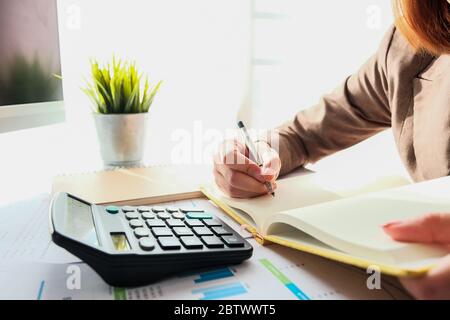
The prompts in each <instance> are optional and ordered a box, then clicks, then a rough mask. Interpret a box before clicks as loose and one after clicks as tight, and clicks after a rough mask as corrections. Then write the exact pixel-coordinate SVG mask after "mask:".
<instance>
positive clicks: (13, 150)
mask: <svg viewBox="0 0 450 320" xmlns="http://www.w3.org/2000/svg"><path fill="white" fill-rule="evenodd" d="M388 140H389V134H388V133H387V134H385V135H384V136H381V137H377V138H375V139H374V140H373V141H370V142H368V143H367V144H366V145H362V146H357V147H355V148H353V149H351V150H347V151H345V152H343V153H341V154H338V155H336V156H333V157H332V158H330V159H327V160H324V161H323V162H322V163H319V164H317V165H315V166H312V168H313V169H316V170H321V172H322V173H327V174H328V175H329V176H330V177H334V178H335V180H336V182H339V181H347V180H348V179H349V173H352V172H353V173H355V172H356V174H351V175H350V176H353V177H360V176H364V173H367V175H368V176H369V178H370V176H371V175H372V176H374V175H375V176H376V175H377V174H379V173H380V172H387V173H389V174H393V173H395V174H400V175H404V170H402V168H400V169H399V167H398V161H397V162H396V161H395V158H396V157H397V155H396V153H395V148H393V145H392V142H390V143H389V144H388V145H387V147H386V143H385V142H386V141H388ZM151 146H152V143H151V142H150V143H149V145H148V150H147V155H146V159H145V162H146V163H147V164H158V163H164V162H166V161H165V159H164V158H165V157H166V159H167V154H168V153H167V152H168V151H167V150H166V151H161V150H158V152H155V150H152V149H151V148H150V147H151ZM374 146H375V147H374ZM0 150H2V157H1V160H0V161H1V164H0V177H1V179H0V204H5V203H11V202H14V201H17V200H19V199H25V198H29V197H32V196H35V195H36V194H42V193H46V192H47V193H48V192H50V189H51V178H52V177H53V176H54V175H56V174H61V173H68V172H72V173H73V172H84V171H92V170H99V169H101V168H102V162H101V160H100V156H99V152H98V150H97V138H96V136H95V131H94V130H93V127H92V126H91V125H83V126H81V124H80V123H79V122H78V123H75V124H59V125H54V126H49V127H43V128H36V129H31V130H24V131H20V132H13V133H8V134H2V135H0ZM367 150H369V151H370V150H371V151H372V153H370V152H367ZM380 152H382V153H383V154H380ZM352 158H356V162H355V161H351V159H352ZM349 159H350V160H349ZM380 159H381V161H380ZM383 159H384V160H383ZM391 159H394V161H391ZM355 163H356V164H359V165H355ZM367 164H369V166H371V170H370V172H367V169H366V168H367ZM380 164H381V165H380ZM336 168H339V170H336ZM0 214H1V212H0ZM236 227H237V226H236ZM253 244H254V246H255V258H253V259H252V260H251V262H248V263H246V264H244V265H242V266H239V267H236V268H235V269H233V270H234V271H233V272H234V273H233V274H234V277H236V280H237V281H238V282H239V283H243V284H244V285H245V288H247V289H246V290H247V291H248V293H249V294H250V293H252V292H253V293H257V292H259V293H261V292H263V295H262V296H261V295H254V294H252V295H249V296H247V298H265V299H274V298H277V297H279V298H295V296H289V294H292V293H290V292H289V291H288V290H286V289H285V288H283V286H281V287H277V288H278V289H277V290H281V291H264V290H263V289H264V288H260V286H261V284H262V283H263V282H261V280H260V278H258V277H256V278H255V274H256V273H255V272H256V271H258V270H259V271H258V272H264V270H261V264H260V263H259V262H258V261H259V260H258V259H274V260H276V261H278V262H277V266H278V267H279V268H282V269H283V272H285V273H286V274H288V275H289V277H290V278H292V281H295V282H296V283H302V282H305V281H306V283H305V284H304V286H306V287H307V288H308V286H314V287H315V288H319V287H320V288H328V289H327V290H325V291H323V292H322V291H320V290H319V291H320V292H319V291H317V292H316V293H315V296H314V297H312V298H317V299H321V298H336V297H341V298H342V297H347V298H358V295H359V297H360V298H362V297H366V298H367V297H373V298H389V296H390V295H392V294H393V292H395V294H394V295H395V296H397V297H405V296H404V295H403V294H402V293H401V292H400V291H399V290H398V289H396V287H395V286H390V289H389V290H388V291H389V292H388V291H379V292H366V293H363V294H362V295H361V292H360V291H355V292H353V294H352V292H351V291H349V290H348V289H345V290H343V289H342V287H341V284H342V282H341V280H342V279H346V280H345V281H347V282H352V281H354V282H355V283H357V284H358V286H359V290H360V289H361V286H362V285H363V284H364V281H365V279H366V278H365V277H366V275H365V273H364V272H363V271H361V270H357V269H354V268H351V267H347V266H343V265H340V264H336V263H334V262H329V261H326V260H324V259H321V258H318V257H313V256H310V255H307V254H304V253H301V252H297V251H293V250H290V249H287V248H279V247H277V248H275V247H269V248H262V247H260V246H259V245H258V244H257V243H256V242H253ZM0 265H1V266H2V267H1V268H0V282H1V283H3V284H5V285H6V286H7V287H8V286H11V287H10V290H11V291H7V290H6V291H5V290H4V291H3V292H10V293H12V292H13V291H12V289H13V287H12V286H13V284H11V283H10V279H17V277H14V274H15V273H17V272H20V270H22V269H21V268H26V269H27V270H30V266H29V265H27V264H26V263H21V265H19V266H18V265H16V264H14V263H13V266H11V264H10V263H5V262H4V261H3V262H2V263H0ZM305 266H306V267H305ZM82 268H83V270H84V269H86V270H87V271H85V272H86V275H87V277H86V279H90V280H89V281H90V283H93V285H87V288H88V291H77V292H71V293H67V292H66V291H67V290H66V291H64V290H65V289H64V288H59V289H58V288H57V287H58V286H61V283H63V282H57V283H56V282H55V281H56V280H55V279H58V277H61V276H65V271H66V269H67V265H47V264H40V265H34V266H33V270H34V271H33V272H28V273H27V276H26V277H22V279H23V280H22V282H23V283H20V284H19V287H20V286H23V287H20V288H23V289H24V290H21V291H20V292H22V293H23V294H32V296H26V297H24V298H31V299H33V298H34V294H36V292H35V291H33V290H36V288H35V287H36V286H37V287H39V286H40V285H41V282H42V281H44V282H45V281H47V282H46V283H47V285H49V286H50V287H52V286H53V287H54V290H53V291H52V290H50V291H46V294H47V295H44V296H42V297H44V298H64V297H67V296H70V297H72V298H85V299H86V298H104V299H109V298H114V295H111V293H110V292H114V291H110V290H109V288H108V287H107V286H106V285H105V284H104V283H103V282H102V281H101V280H100V279H99V278H98V276H97V275H95V274H94V273H92V272H91V271H90V269H89V268H87V267H86V266H82ZM338 269H339V274H340V275H341V278H342V279H341V280H339V276H336V270H338ZM255 270H256V271H255ZM266 271H267V270H266ZM361 272H362V274H361ZM259 274H261V273H259ZM54 275H56V276H54ZM330 275H333V277H330ZM267 276H269V274H267ZM55 277H56V278H55ZM42 279H47V280H42ZM8 281H9V282H8ZM36 281H40V282H38V283H36ZM180 281H181V280H179V279H171V280H167V281H164V282H161V283H159V284H156V285H154V286H150V287H145V288H140V289H135V290H127V291H122V294H126V296H127V297H128V298H138V297H148V295H149V293H151V292H160V291H161V290H162V291H161V292H165V295H164V296H161V295H159V296H155V298H160V299H164V298H199V297H198V295H193V291H192V290H193V289H192V288H193V287H192V279H190V280H189V279H188V280H183V281H184V282H182V283H184V285H183V286H181V287H180ZM271 281H272V282H273V285H275V284H278V285H280V283H279V281H278V280H277V279H276V278H274V277H272V278H271ZM389 281H390V280H389ZM219 282H220V281H219ZM219 282H217V283H219ZM210 284H212V283H210ZM14 285H16V284H14ZM205 285H209V284H205ZM173 288H181V291H180V289H177V290H175V289H173ZM258 288H259V289H258ZM25 289H27V290H25ZM28 289H29V290H28ZM158 290H159V291H158ZM308 290H309V289H308ZM199 292H200V291H199ZM273 292H277V296H274V295H273ZM16 293H17V292H16ZM264 294H265V295H264ZM0 298H1V297H0ZM3 298H5V297H3ZM231 298H232V297H231Z"/></svg>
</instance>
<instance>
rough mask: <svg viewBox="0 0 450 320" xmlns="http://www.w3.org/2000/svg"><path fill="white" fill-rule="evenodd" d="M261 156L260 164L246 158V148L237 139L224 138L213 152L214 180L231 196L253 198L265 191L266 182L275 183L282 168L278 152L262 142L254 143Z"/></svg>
mask: <svg viewBox="0 0 450 320" xmlns="http://www.w3.org/2000/svg"><path fill="white" fill-rule="evenodd" d="M256 147H257V148H258V151H259V154H260V155H261V158H262V159H263V162H264V163H263V166H262V167H259V166H258V165H257V164H256V163H255V162H254V161H252V160H250V159H249V153H248V149H247V148H246V147H245V146H244V145H243V144H242V143H241V142H239V141H237V140H230V141H225V142H224V143H223V144H222V145H221V146H220V148H219V151H218V152H217V153H216V155H215V156H214V177H215V180H216V184H217V185H218V186H219V188H220V189H221V190H222V191H223V192H225V194H227V195H229V196H231V197H233V198H253V197H257V196H261V195H264V194H267V193H268V192H269V190H268V189H267V187H266V185H265V182H270V183H271V184H272V188H273V190H275V189H276V187H277V185H276V183H275V180H276V179H277V178H278V175H279V174H280V169H281V161H280V157H279V155H278V153H277V152H276V151H275V150H274V149H272V148H271V147H270V146H269V145H268V144H267V143H265V142H258V143H257V144H256Z"/></svg>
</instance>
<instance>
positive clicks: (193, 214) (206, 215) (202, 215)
mask: <svg viewBox="0 0 450 320" xmlns="http://www.w3.org/2000/svg"><path fill="white" fill-rule="evenodd" d="M186 218H188V219H212V218H213V216H212V214H210V213H207V212H188V213H187V214H186Z"/></svg>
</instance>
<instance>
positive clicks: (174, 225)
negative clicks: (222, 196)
mask: <svg viewBox="0 0 450 320" xmlns="http://www.w3.org/2000/svg"><path fill="white" fill-rule="evenodd" d="M115 208H117V209H115ZM114 209H115V210H117V211H118V212H121V214H123V217H124V218H125V221H127V223H128V225H129V227H130V228H131V229H132V232H133V235H134V237H135V238H136V240H135V241H137V242H138V243H139V247H140V248H141V249H142V250H143V251H153V250H155V249H156V248H158V247H159V248H161V249H162V250H164V251H166V250H167V251H177V250H182V249H185V250H188V251H192V250H208V249H220V248H240V247H244V246H245V242H244V241H243V240H241V239H240V237H237V236H236V235H235V233H234V231H232V230H231V229H229V227H228V226H226V225H225V224H224V223H223V222H222V221H220V220H218V219H216V218H214V216H213V215H212V214H211V213H208V212H205V211H204V210H202V209H199V208H177V207H162V206H154V207H149V206H140V207H132V206H125V207H122V208H120V207H114ZM105 210H106V211H107V212H110V211H112V207H107V208H105ZM108 210H109V211H108ZM132 242H134V241H132Z"/></svg>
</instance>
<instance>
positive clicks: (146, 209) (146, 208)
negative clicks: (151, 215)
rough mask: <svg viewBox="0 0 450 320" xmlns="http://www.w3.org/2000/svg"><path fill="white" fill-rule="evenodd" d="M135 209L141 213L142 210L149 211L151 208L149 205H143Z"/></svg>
mask: <svg viewBox="0 0 450 320" xmlns="http://www.w3.org/2000/svg"><path fill="white" fill-rule="evenodd" d="M137 210H138V211H139V212H140V213H142V212H150V211H152V208H150V207H145V206H141V207H139V208H138V209H137Z"/></svg>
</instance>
